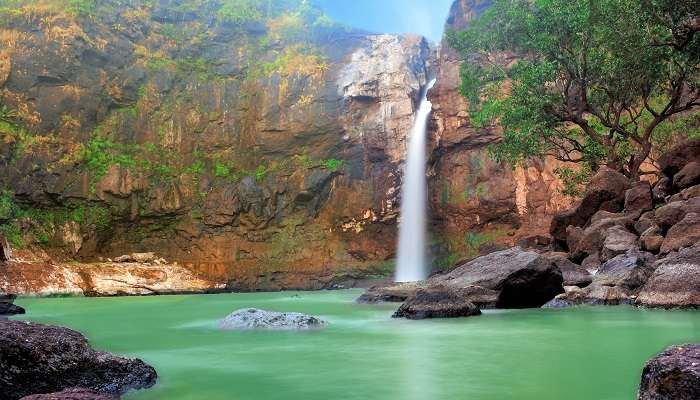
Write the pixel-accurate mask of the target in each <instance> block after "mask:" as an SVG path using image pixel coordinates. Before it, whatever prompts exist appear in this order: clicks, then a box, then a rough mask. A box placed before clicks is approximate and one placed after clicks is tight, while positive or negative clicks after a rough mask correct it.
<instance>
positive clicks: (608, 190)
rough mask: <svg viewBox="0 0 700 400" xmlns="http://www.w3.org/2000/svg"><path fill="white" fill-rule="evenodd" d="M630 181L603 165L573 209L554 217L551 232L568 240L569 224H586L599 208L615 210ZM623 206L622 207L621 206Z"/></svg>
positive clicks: (560, 239)
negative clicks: (567, 230) (567, 229)
mask: <svg viewBox="0 0 700 400" xmlns="http://www.w3.org/2000/svg"><path fill="white" fill-rule="evenodd" d="M629 188H630V181H629V179H627V177H625V176H624V175H622V174H621V173H619V172H617V171H613V170H612V169H609V168H606V167H603V168H601V169H600V170H599V171H598V173H597V174H596V175H595V176H594V177H593V179H591V183H590V185H589V186H588V188H587V189H586V193H585V194H584V196H583V198H582V199H581V202H580V203H579V204H578V205H577V206H576V207H574V208H573V209H571V210H568V211H565V212H563V213H561V214H557V215H555V216H554V218H552V224H551V226H550V234H551V235H552V237H553V238H554V239H556V240H559V241H562V242H563V241H566V228H567V227H568V226H569V225H573V226H581V227H582V226H584V225H586V223H588V221H589V219H590V218H591V217H592V216H593V215H594V214H595V213H596V212H598V211H599V210H601V209H604V210H606V211H613V209H614V208H615V205H616V204H619V205H622V204H623V202H624V198H625V192H626V191H627V189H629ZM620 208H621V207H620Z"/></svg>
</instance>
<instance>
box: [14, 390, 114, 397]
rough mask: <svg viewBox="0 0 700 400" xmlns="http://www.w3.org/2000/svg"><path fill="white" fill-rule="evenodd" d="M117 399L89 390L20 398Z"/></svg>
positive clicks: (63, 391)
mask: <svg viewBox="0 0 700 400" xmlns="http://www.w3.org/2000/svg"><path fill="white" fill-rule="evenodd" d="M118 399H119V397H118V396H115V395H111V394H104V393H99V392H96V391H94V390H91V389H85V388H72V389H65V390H62V391H60V392H56V393H47V394H33V395H29V396H25V397H22V398H21V399H20V400H118Z"/></svg>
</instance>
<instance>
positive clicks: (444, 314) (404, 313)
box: [393, 286, 481, 319]
mask: <svg viewBox="0 0 700 400" xmlns="http://www.w3.org/2000/svg"><path fill="white" fill-rule="evenodd" d="M475 315H481V311H480V310H479V308H478V307H477V306H475V305H474V303H471V302H469V301H468V300H466V297H465V296H464V295H462V294H461V293H460V290H459V289H455V288H451V287H448V286H432V287H429V288H424V289H418V291H417V292H416V293H415V294H414V295H412V296H410V297H409V298H408V299H407V300H406V301H405V302H404V303H403V304H402V305H401V307H399V309H398V310H397V311H396V312H395V313H394V315H393V317H394V318H408V319H427V318H459V317H471V316H475Z"/></svg>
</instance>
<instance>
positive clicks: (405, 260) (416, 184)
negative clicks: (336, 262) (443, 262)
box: [396, 79, 435, 282]
mask: <svg viewBox="0 0 700 400" xmlns="http://www.w3.org/2000/svg"><path fill="white" fill-rule="evenodd" d="M434 84H435V79H433V80H432V81H430V83H428V85H427V86H426V87H425V88H424V89H423V93H422V94H421V102H420V107H418V112H417V113H416V119H415V121H414V123H413V128H412V129H411V133H410V137H409V143H408V149H407V155H406V169H405V170H404V175H403V185H402V188H401V222H400V224H399V249H398V259H397V263H396V264H397V266H396V282H414V281H420V280H423V279H425V278H426V276H427V268H426V265H425V263H426V257H425V248H426V245H425V233H426V213H427V208H426V203H427V197H428V196H427V191H426V183H425V181H426V179H425V144H426V136H427V135H426V129H427V125H428V117H429V116H430V111H432V108H433V105H432V104H431V103H430V102H429V101H428V91H429V90H430V89H431V88H432V87H433V85H434Z"/></svg>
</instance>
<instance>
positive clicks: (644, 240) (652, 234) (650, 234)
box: [639, 224, 664, 253]
mask: <svg viewBox="0 0 700 400" xmlns="http://www.w3.org/2000/svg"><path fill="white" fill-rule="evenodd" d="M661 234H662V232H661V228H659V227H658V225H656V224H654V225H652V226H650V227H649V228H648V229H647V230H646V231H644V233H642V235H641V236H640V237H639V242H640V243H641V244H642V249H643V250H646V251H649V252H652V253H658V252H659V250H660V249H661V245H662V244H663V242H664V237H663V236H661Z"/></svg>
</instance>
